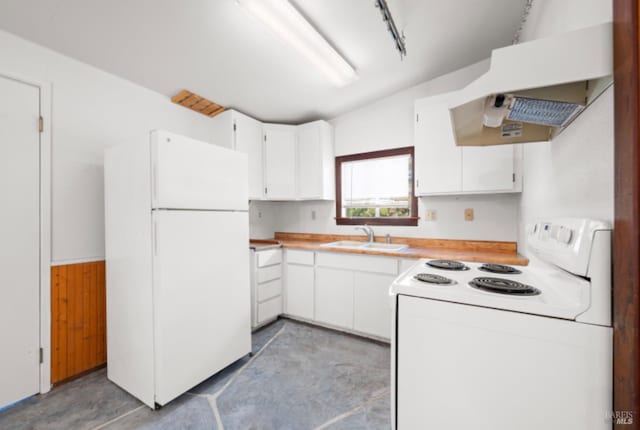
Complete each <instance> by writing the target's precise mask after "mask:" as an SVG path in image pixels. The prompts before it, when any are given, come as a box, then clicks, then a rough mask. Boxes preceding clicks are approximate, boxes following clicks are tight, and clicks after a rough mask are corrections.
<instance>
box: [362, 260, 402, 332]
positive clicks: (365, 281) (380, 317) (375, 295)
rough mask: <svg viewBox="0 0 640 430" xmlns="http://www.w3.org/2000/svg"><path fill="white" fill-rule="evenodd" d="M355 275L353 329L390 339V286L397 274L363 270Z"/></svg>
mask: <svg viewBox="0 0 640 430" xmlns="http://www.w3.org/2000/svg"><path fill="white" fill-rule="evenodd" d="M353 276H354V279H353V288H354V290H353V329H354V330H356V331H359V332H362V333H370V334H373V335H376V336H380V337H384V338H386V339H389V338H390V337H391V305H390V301H389V286H390V285H391V283H392V282H393V280H394V279H395V277H396V276H395V275H381V274H379V273H363V272H354V275H353Z"/></svg>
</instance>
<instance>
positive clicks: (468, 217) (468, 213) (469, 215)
mask: <svg viewBox="0 0 640 430" xmlns="http://www.w3.org/2000/svg"><path fill="white" fill-rule="evenodd" d="M464 220H465V221H473V209H472V208H467V209H465V210H464Z"/></svg>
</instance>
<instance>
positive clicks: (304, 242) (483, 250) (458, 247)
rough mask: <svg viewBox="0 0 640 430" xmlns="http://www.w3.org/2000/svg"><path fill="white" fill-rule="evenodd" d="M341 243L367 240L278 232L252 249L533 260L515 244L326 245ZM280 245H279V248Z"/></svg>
mask: <svg viewBox="0 0 640 430" xmlns="http://www.w3.org/2000/svg"><path fill="white" fill-rule="evenodd" d="M339 240H356V241H361V242H362V243H363V244H364V243H365V242H366V238H364V236H362V235H358V236H350V235H332V234H308V233H276V234H275V238H274V239H273V240H268V241H267V240H252V241H251V243H252V245H251V246H252V247H253V246H256V247H260V248H262V247H263V246H269V247H276V246H282V247H283V248H290V249H306V250H310V251H325V252H326V251H330V252H346V253H350V254H366V255H379V256H388V257H399V258H441V259H452V260H463V261H475V262H480V263H498V264H511V265H519V266H526V265H527V264H528V263H529V260H527V259H526V258H524V257H523V256H521V255H520V254H518V251H517V245H516V243H515V242H492V241H482V240H450V239H421V238H409V237H392V238H391V243H394V244H406V245H409V247H408V248H405V249H402V250H400V251H371V250H367V249H354V248H333V247H327V246H323V245H324V244H326V243H330V242H336V241H339ZM376 242H383V243H384V242H385V238H384V237H377V238H376ZM277 244H279V245H277Z"/></svg>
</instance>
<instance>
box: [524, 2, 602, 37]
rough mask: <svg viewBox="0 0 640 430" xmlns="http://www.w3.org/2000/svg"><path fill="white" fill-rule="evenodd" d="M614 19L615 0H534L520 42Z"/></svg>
mask: <svg viewBox="0 0 640 430" xmlns="http://www.w3.org/2000/svg"><path fill="white" fill-rule="evenodd" d="M612 19H613V2H612V0H534V1H533V5H532V7H531V10H530V11H529V16H528V18H527V21H526V22H525V24H524V26H523V28H522V33H521V35H520V41H521V42H526V41H527V40H533V39H539V38H541V37H548V36H552V35H554V34H559V33H564V32H567V31H571V30H578V29H580V28H584V27H589V26H591V25H596V24H601V23H603V22H610V21H611V20H612Z"/></svg>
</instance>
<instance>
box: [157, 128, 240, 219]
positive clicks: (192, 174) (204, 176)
mask: <svg viewBox="0 0 640 430" xmlns="http://www.w3.org/2000/svg"><path fill="white" fill-rule="evenodd" d="M151 157H152V168H151V174H152V175H153V178H152V188H153V189H152V195H153V203H152V204H153V207H154V208H160V209H223V210H225V209H226V210H247V208H248V206H249V193H248V187H249V180H248V161H247V155H246V154H243V153H241V152H238V151H233V150H231V149H227V148H222V147H220V146H217V145H213V144H210V143H207V142H200V141H198V140H194V139H189V138H187V137H184V136H179V135H175V134H172V133H168V132H166V131H154V132H152V133H151Z"/></svg>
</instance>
